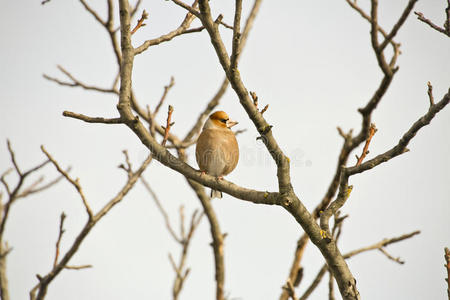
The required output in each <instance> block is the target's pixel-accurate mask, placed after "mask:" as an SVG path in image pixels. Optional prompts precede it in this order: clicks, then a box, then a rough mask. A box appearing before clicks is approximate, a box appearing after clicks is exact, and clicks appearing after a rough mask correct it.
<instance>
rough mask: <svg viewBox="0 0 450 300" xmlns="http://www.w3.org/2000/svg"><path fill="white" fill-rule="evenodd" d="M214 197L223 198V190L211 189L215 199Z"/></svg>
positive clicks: (212, 196) (212, 197)
mask: <svg viewBox="0 0 450 300" xmlns="http://www.w3.org/2000/svg"><path fill="white" fill-rule="evenodd" d="M214 198H219V199H222V192H221V191H218V190H213V189H211V199H214Z"/></svg>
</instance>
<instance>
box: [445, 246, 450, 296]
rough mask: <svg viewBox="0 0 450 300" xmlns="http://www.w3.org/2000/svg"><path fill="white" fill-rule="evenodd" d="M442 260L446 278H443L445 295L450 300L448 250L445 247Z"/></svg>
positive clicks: (449, 254) (449, 253)
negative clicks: (445, 283)
mask: <svg viewBox="0 0 450 300" xmlns="http://www.w3.org/2000/svg"><path fill="white" fill-rule="evenodd" d="M444 259H445V265H444V267H445V269H446V271H447V278H445V281H446V282H447V295H448V299H449V300H450V250H449V249H448V248H447V247H445V248H444Z"/></svg>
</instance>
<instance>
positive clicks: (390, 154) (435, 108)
mask: <svg viewBox="0 0 450 300" xmlns="http://www.w3.org/2000/svg"><path fill="white" fill-rule="evenodd" d="M449 101H450V90H449V91H448V92H447V94H445V95H444V97H443V98H442V100H440V101H439V102H438V103H436V104H434V105H432V106H431V107H430V109H429V110H428V112H427V113H426V114H425V115H423V116H422V117H421V118H420V119H418V120H417V121H416V122H415V123H414V124H413V125H412V126H411V127H410V129H409V130H408V131H407V132H405V134H404V135H403V136H402V138H401V139H400V140H399V142H398V144H397V145H395V146H394V147H393V148H391V149H390V150H388V151H386V152H385V153H383V154H380V155H378V156H376V157H375V158H373V159H371V160H369V161H366V162H365V163H363V164H361V165H359V166H355V167H350V168H347V170H346V174H347V176H351V175H354V174H358V173H362V172H364V171H367V170H370V169H372V168H374V167H376V166H377V165H379V164H381V163H384V162H386V161H388V160H390V159H392V158H394V157H396V156H398V155H400V154H403V153H405V152H407V151H409V150H408V149H407V148H406V146H408V144H409V142H410V141H411V140H412V139H413V138H414V136H415V135H416V134H417V132H418V131H419V130H420V129H421V128H422V127H424V126H426V125H428V124H430V122H431V120H432V119H433V118H434V117H435V115H436V114H437V113H438V112H440V111H441V110H442V109H443V108H444V107H445V106H446V105H447V104H448V103H449ZM343 177H346V176H343Z"/></svg>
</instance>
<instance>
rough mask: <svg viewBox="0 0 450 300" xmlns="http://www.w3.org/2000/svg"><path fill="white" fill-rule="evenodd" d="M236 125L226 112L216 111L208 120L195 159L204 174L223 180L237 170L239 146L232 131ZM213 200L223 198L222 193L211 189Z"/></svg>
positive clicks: (199, 139)
mask: <svg viewBox="0 0 450 300" xmlns="http://www.w3.org/2000/svg"><path fill="white" fill-rule="evenodd" d="M236 124H238V122H236V121H232V120H231V119H230V118H229V117H228V115H227V113H226V112H224V111H216V112H214V113H213V114H211V115H210V116H209V118H208V119H207V120H206V122H205V125H203V129H202V132H201V133H200V135H199V137H198V140H197V145H196V148H195V158H196V159H197V164H198V166H199V168H200V171H201V172H202V174H203V173H207V174H209V175H211V176H215V177H217V179H223V176H225V175H228V174H230V173H231V171H233V170H234V169H235V168H236V165H237V163H238V161H239V146H238V143H237V140H236V136H235V135H234V133H233V131H231V127H233V126H235V125H236ZM211 198H222V192H221V191H217V190H214V189H211Z"/></svg>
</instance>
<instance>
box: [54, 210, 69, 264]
mask: <svg viewBox="0 0 450 300" xmlns="http://www.w3.org/2000/svg"><path fill="white" fill-rule="evenodd" d="M65 219H66V214H65V213H64V212H62V213H61V216H60V220H59V234H58V240H57V241H56V246H55V248H56V250H55V260H54V261H53V268H55V267H56V265H57V263H58V258H59V252H60V250H59V247H60V243H61V239H62V236H63V234H64V232H65V230H64V220H65Z"/></svg>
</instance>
